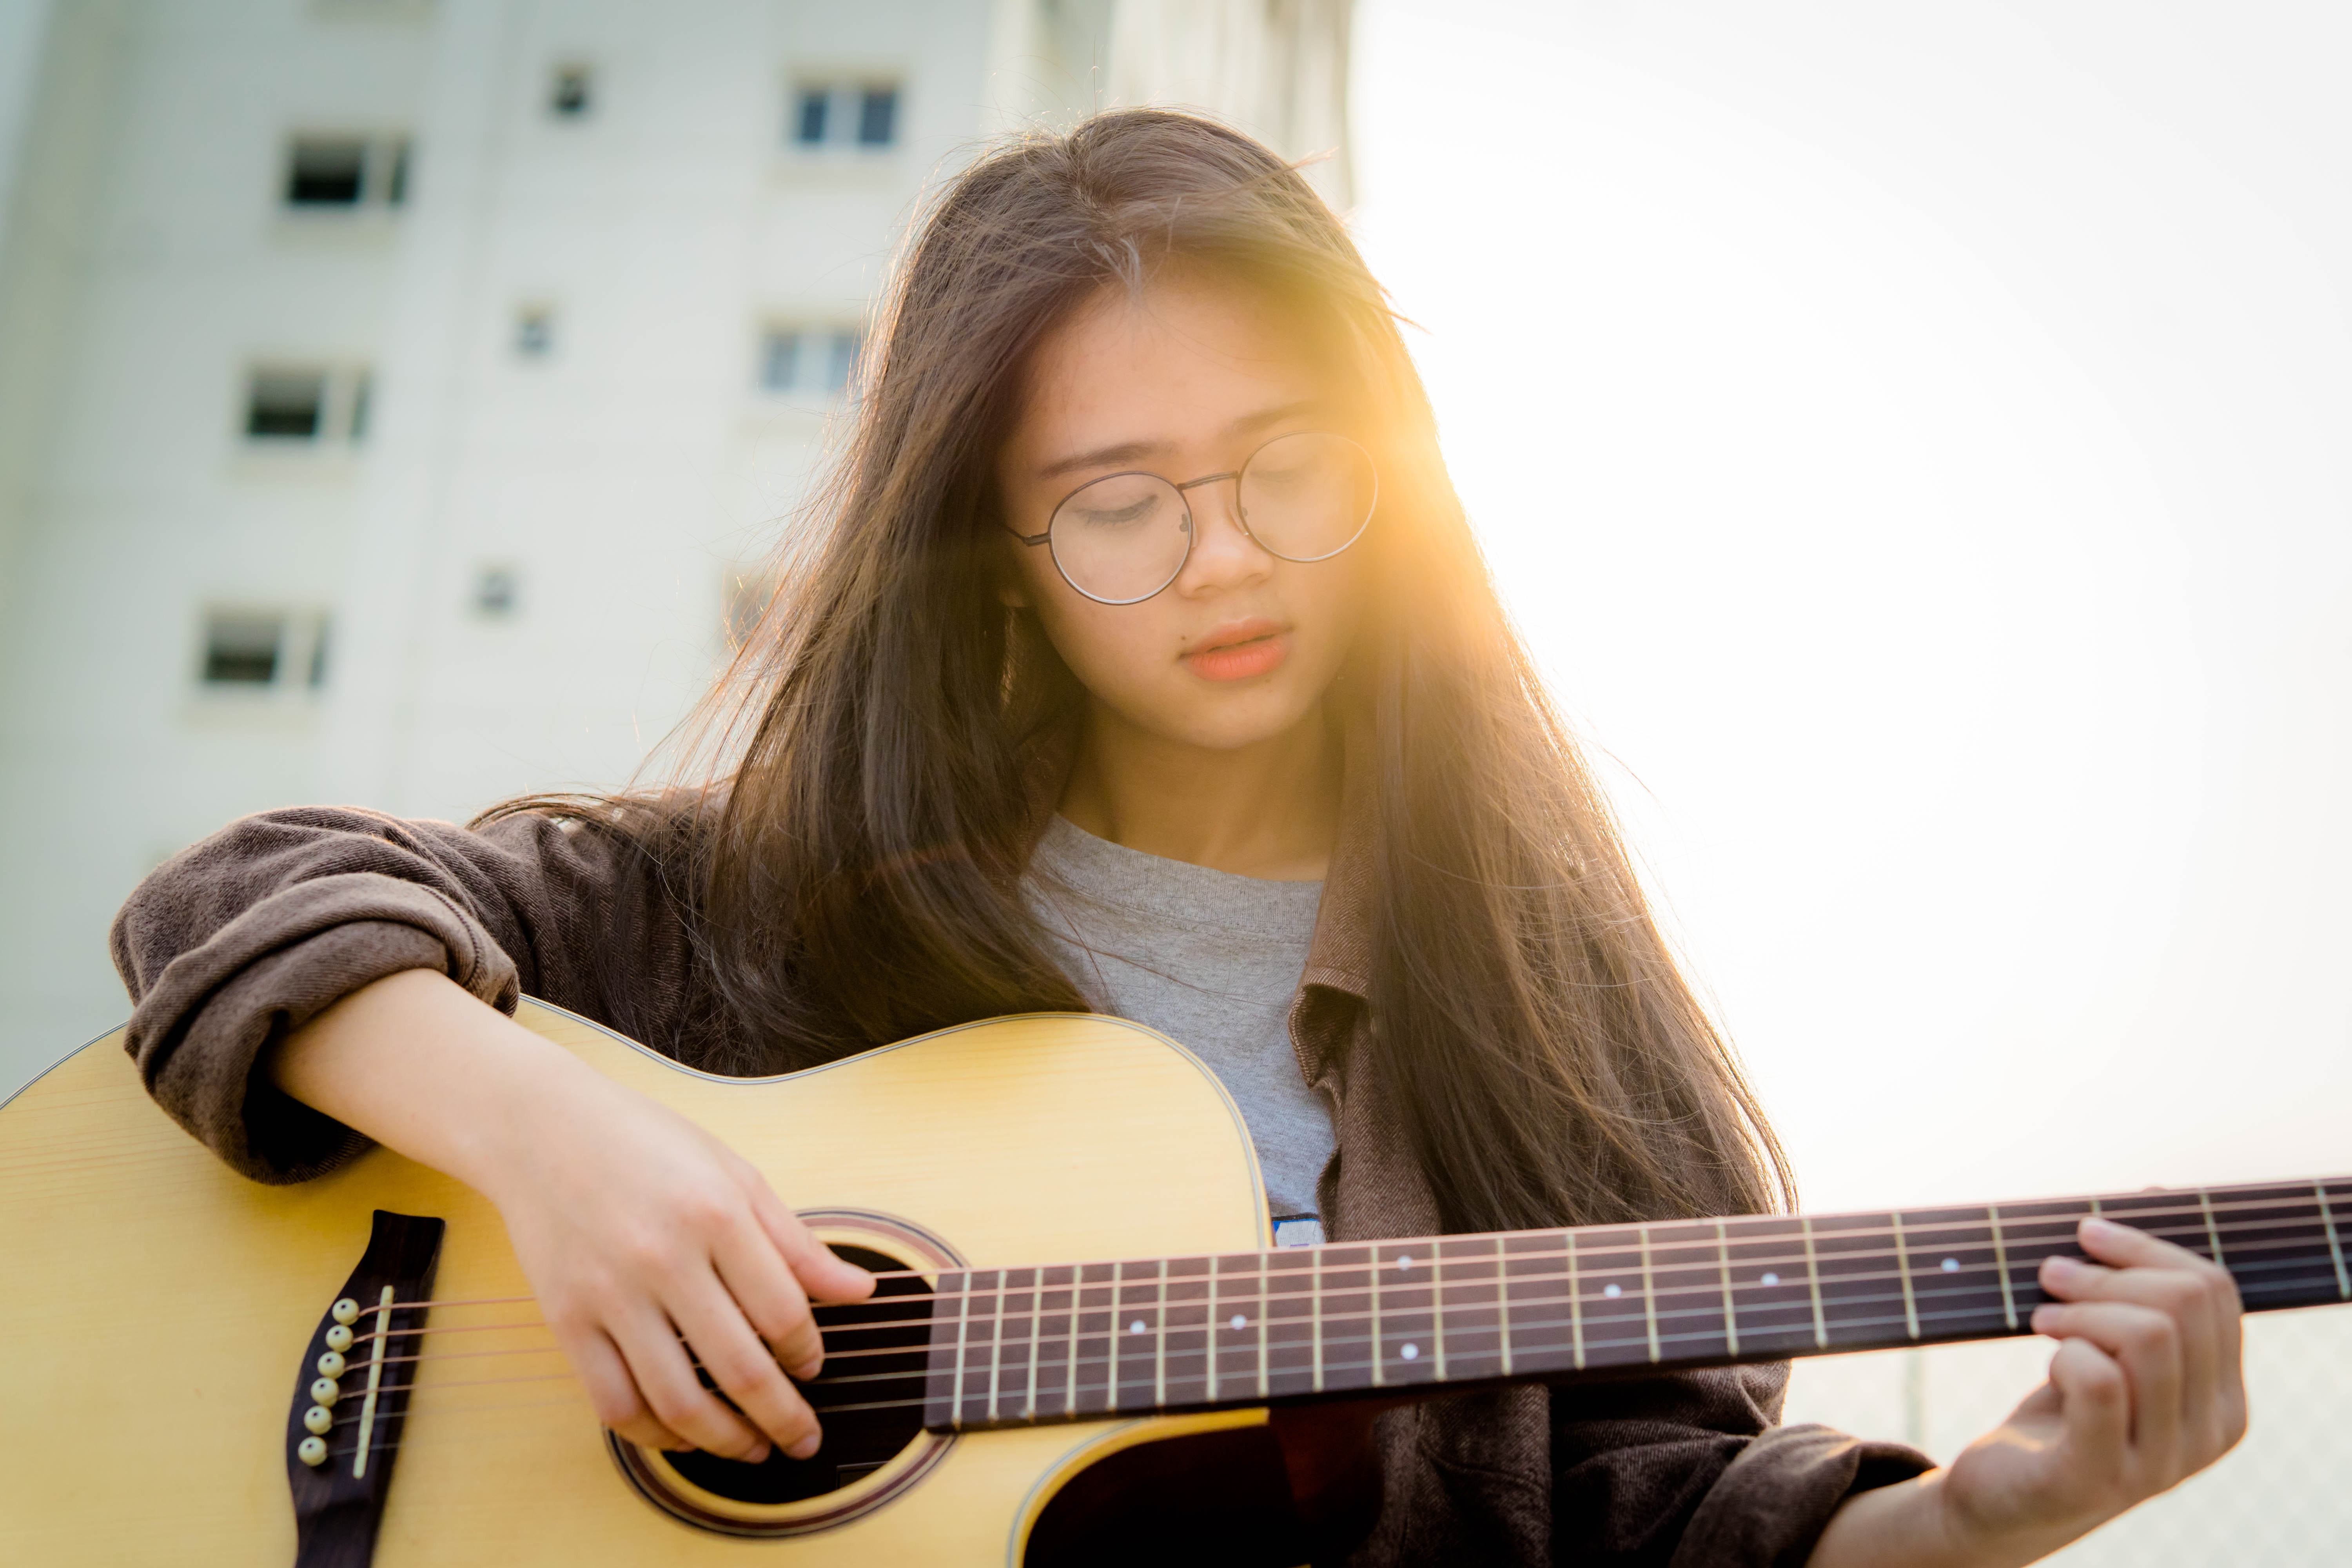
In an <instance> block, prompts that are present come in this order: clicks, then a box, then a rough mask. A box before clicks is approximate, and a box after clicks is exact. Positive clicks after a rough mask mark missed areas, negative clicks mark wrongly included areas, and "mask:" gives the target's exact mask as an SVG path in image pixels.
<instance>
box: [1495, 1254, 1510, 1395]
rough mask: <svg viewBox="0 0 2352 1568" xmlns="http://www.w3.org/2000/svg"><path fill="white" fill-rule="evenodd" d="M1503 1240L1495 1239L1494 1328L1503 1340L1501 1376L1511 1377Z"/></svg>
mask: <svg viewBox="0 0 2352 1568" xmlns="http://www.w3.org/2000/svg"><path fill="white" fill-rule="evenodd" d="M1504 1257H1505V1254H1504V1251H1503V1238H1502V1237H1499V1236H1498V1237H1496V1238H1495V1326H1496V1328H1497V1329H1498V1330H1500V1331H1501V1332H1502V1339H1503V1375H1504V1376H1505V1377H1508V1376H1510V1375H1511V1277H1510V1275H1509V1273H1508V1272H1507V1270H1506V1269H1505V1268H1503V1260H1504Z"/></svg>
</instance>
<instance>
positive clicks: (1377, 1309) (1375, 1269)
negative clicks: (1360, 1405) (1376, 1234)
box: [1366, 1241, 1388, 1388]
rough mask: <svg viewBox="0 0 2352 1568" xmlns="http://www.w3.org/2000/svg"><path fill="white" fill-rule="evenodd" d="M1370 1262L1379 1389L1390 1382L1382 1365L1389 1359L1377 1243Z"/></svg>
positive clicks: (1375, 1371) (1374, 1362)
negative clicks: (1384, 1346) (1383, 1348)
mask: <svg viewBox="0 0 2352 1568" xmlns="http://www.w3.org/2000/svg"><path fill="white" fill-rule="evenodd" d="M1370 1261H1371V1270H1370V1273H1369V1274H1368V1275H1367V1276H1366V1278H1368V1279H1370V1281H1371V1284H1372V1291H1371V1296H1372V1386H1373V1387H1374V1388H1378V1387H1380V1386H1381V1384H1383V1383H1385V1382H1387V1381H1388V1380H1387V1378H1386V1377H1384V1376H1383V1375H1382V1374H1381V1363H1383V1362H1385V1361H1386V1360H1387V1359H1388V1358H1387V1357H1386V1356H1385V1355H1383V1354H1381V1244H1380V1243H1379V1242H1377V1241H1376V1242H1374V1243H1372V1244H1371V1258H1370Z"/></svg>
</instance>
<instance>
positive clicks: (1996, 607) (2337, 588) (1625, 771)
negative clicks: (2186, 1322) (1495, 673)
mask: <svg viewBox="0 0 2352 1568" xmlns="http://www.w3.org/2000/svg"><path fill="white" fill-rule="evenodd" d="M2200 9H2201V11H2202V16H2201V19H2200V20H2198V21H2197V22H2196V26H2199V27H2201V28H2202V29H2204V31H2203V32H2201V33H2199V32H2192V31H2189V30H2187V29H2188V26H2189V24H2188V23H2187V22H2186V21H2184V20H2183V17H2184V16H2187V15H2188V11H2189V8H2187V7H2181V6H2150V5H2139V4H2132V5H2122V4H2103V5H2088V4H2074V5H2065V6H2063V7H2061V6H2047V7H2035V8H2032V10H2031V11H2030V12H2029V11H2028V10H2025V9H2023V8H2021V9H2019V10H2015V11H2012V10H2011V9H2010V8H2008V7H2004V6H2001V5H1993V4H1990V3H1986V0H1978V3H1975V4H1964V5H1947V6H1878V5H1847V6H1843V7H1829V6H1795V5H1773V6H1763V7H1759V6H1754V5H1746V4H1741V3H1739V0H1681V3H1678V4H1676V5H1673V6H1659V5H1637V4H1633V3H1632V0H1619V3H1616V4H1610V5H1582V6H1576V5H1527V6H1524V7H1515V6H1511V5H1497V4H1486V3H1479V0H1473V3H1469V4H1465V3H1463V0H1447V3H1445V4H1432V3H1428V0H1363V4H1362V5H1361V6H1360V11H1359V18H1360V21H1359V26H1360V53H1359V58H1358V74H1357V79H1356V83H1357V86H1356V90H1357V92H1358V94H1359V96H1358V99H1357V115H1358V119H1357V127H1358V130H1357V138H1358V140H1357V146H1358V150H1359V153H1360V164H1359V181H1360V184H1359V195H1360V202H1361V205H1360V210H1359V213H1358V227H1359V230H1360V234H1361V236H1362V237H1363V240H1364V244H1365V247H1366V249H1367V252H1368V254H1369V256H1370V259H1371V262H1372V265H1373V267H1374V268H1375V269H1376V270H1377V271H1378V272H1380V274H1381V277H1382V278H1383V279H1385V280H1386V281H1387V283H1388V284H1389V285H1390V287H1391V289H1392V291H1393V292H1394V294H1395V296H1396V298H1397V300H1398V303H1399V305H1400V307H1401V308H1402V310H1404V312H1405V313H1406V314H1408V315H1409V316H1412V317H1413V318H1414V319H1415V320H1416V321H1419V322H1420V323H1421V324H1422V325H1423V326H1424V327H1425V328H1426V329H1427V333H1426V335H1425V336H1424V335H1414V336H1413V339H1412V341H1413V346H1414V351H1415V353H1416V354H1417V356H1418V357H1419V359H1420V361H1421V363H1422V366H1423V371H1424V373H1425V374H1426V375H1427V377H1428V380H1429V383H1430V386H1431V389H1432V392H1433V395H1434V397H1435V400H1436V403H1437V407H1438V412H1439V417H1440V420H1441V423H1442V426H1443V433H1444V439H1445V444H1446V449H1447V452H1448V455H1449V458H1450V459H1451V461H1452V463H1453V466H1454V475H1455V478H1456V480H1457V482H1458V483H1459V485H1460V487H1461V489H1462V491H1463V493H1464V496H1465V499H1466V500H1467V502H1468V505H1469V508H1470V510H1471V513H1472V516H1473V518H1474V520H1475V522H1476V523H1477V525H1478V528H1479V530H1480V532H1481V534H1482V536H1483V537H1484V539H1485V541H1486V545H1487V548H1488V551H1489V552H1490V554H1491V557H1492V559H1493V562H1494V564H1495V567H1496V573H1497V575H1498V577H1499V579H1500V580H1501V582H1502V583H1503V584H1504V586H1505V589H1506V592H1507V596H1508V598H1509V601H1510V603H1511V605H1512V606H1513V608H1514V611H1515V613H1516V614H1517V616H1518V618H1519V621H1520V624H1521V626H1522V627H1523V628H1524V630H1525V631H1526V633H1527V635H1528V637H1529V639H1530V640H1531V641H1532V643H1533V644H1534V646H1535V647H1536V650H1537V652H1538V657H1539V658H1541V660H1542V661H1543V663H1544V666H1545V668H1546V669H1547V670H1548V671H1549V675H1550V678H1551V679H1552V681H1553V684H1554V686H1555V688H1556V689H1557V690H1558V692H1559V695H1560V697H1561V699H1562V700H1563V701H1564V703H1565V704H1566V706H1567V708H1568V709H1569V710H1570V712H1571V713H1572V714H1573V715H1574V716H1575V718H1576V720H1577V721H1578V722H1579V724H1580V727H1581V730H1582V732H1583V733H1584V735H1585V736H1586V738H1587V739H1588V741H1589V742H1590V743H1591V745H1592V746H1593V747H1594V748H1596V750H1597V751H1598V752H1604V753H1606V756H1605V757H1604V758H1603V759H1602V761H1603V765H1604V768H1605V769H1606V771H1607V773H1608V774H1609V776H1610V780H1611V784H1612V789H1613V791H1614V794H1615V796H1616V799H1617V800H1618V802H1619V805H1620V806H1621V809H1622V811H1623V813H1624V814H1625V816H1626V817H1627V819H1628V823H1629V826H1630V830H1631V832H1632V836H1633V839H1634V841H1635V844H1636V847H1637V850H1638V852H1639V854H1640V855H1641V857H1642V858H1643V861H1644V864H1645V866H1646V868H1647V869H1648V870H1649V872H1650V874H1651V882H1652V886H1653V888H1654V891H1655V892H1656V893H1657V894H1658V895H1659V896H1660V898H1661V900H1662V901H1663V902H1664V904H1666V905H1667V906H1668V915H1669V919H1670V921H1671V922H1672V923H1673V925H1674V928H1675V933H1676V937H1677V940H1678V942H1680V943H1681V944H1682V946H1683V948H1684V950H1685V952H1686V953H1687V954H1688V955H1689V958H1690V961H1691V964H1692V967H1693V970H1694V972H1695V973H1696V975H1697V977H1698V978H1699V980H1700V982H1701V984H1703V985H1704V986H1705V987H1706V990H1707V992H1708V993H1709V994H1710V995H1711V996H1712V998H1713V999H1714V1001H1715V1003H1716V1005H1717V1011H1718V1015H1719V1016H1720V1017H1721V1018H1722V1019H1723V1020H1724V1021H1725V1022H1726V1024H1727V1026H1729V1028H1730V1030H1731V1031H1732V1033H1733V1036H1734V1037H1735V1038H1736V1040H1737V1042H1738V1045H1739V1046H1740V1047H1741V1048H1742V1050H1743V1051H1744V1053H1745V1055H1746V1058H1747V1060H1748V1063H1749V1065H1750V1067H1751V1068H1752V1069H1753V1071H1754V1073H1755V1076H1756V1078H1757V1079H1758V1082H1759V1087H1760V1089H1761V1090H1762V1092H1763V1094H1764V1096H1765V1100H1766V1103H1767V1106H1768V1108H1769V1110H1770V1111H1771V1113H1772V1115H1773V1117H1774V1119H1775V1121H1776V1123H1777V1124H1778V1126H1779V1127H1780V1131H1781V1132H1782V1134H1783V1136H1784V1137H1785V1138H1786V1139H1787V1141H1788V1142H1789V1143H1790V1147H1791V1149H1792V1151H1793V1152H1794V1153H1795V1155H1796V1157H1797V1161H1798V1167H1799V1173H1800V1175H1801V1179H1802V1180H1803V1182H1804V1184H1805V1192H1804V1196H1805V1200H1806V1204H1807V1206H1809V1207H1813V1208H1832V1207H1854V1206H1864V1205H1877V1206H1884V1205H1889V1204H1895V1203H1902V1202H1912V1201H1925V1200H1929V1199H1936V1198H1951V1199H1956V1200H1958V1199H1970V1198H1976V1199H1987V1198H2000V1197H2005V1196H2014V1195H2021V1194H2031V1193H2036V1192H2044V1193H2057V1192H2069V1191H2081V1190H2085V1189H2091V1188H2097V1187H2111V1186H2136V1185H2141V1184H2149V1183H2165V1184H2176V1183H2178V1184H2195V1183H2202V1182H2219V1181H2227V1180H2240V1179H2252V1178H2255V1177H2262V1176H2273V1175H2277V1176H2290V1175H2297V1174H2315V1173H2322V1172H2326V1173H2339V1172H2347V1171H2352V1119H2347V1115H2346V1108H2347V1106H2352V1094H2347V1090H2352V1051H2347V1045H2352V1005H2347V998H2346V987H2345V981H2346V978H2347V967H2352V966H2347V952H2352V895H2347V888H2348V887H2352V814H2347V805H2352V613H2347V612H2352V527H2347V514H2352V506H2347V501H2352V476H2347V467H2346V463H2345V458H2344V452H2345V432H2346V431H2347V427H2352V425H2347V415H2348V414H2352V335H2347V325H2346V313H2345V310H2344V303H2345V301H2344V295H2343V292H2342V289H2341V288H2340V285H2339V280H2340V279H2343V278H2344V277H2346V276H2347V275H2352V268H2348V267H2347V264H2352V111H2347V110H2346V109H2345V108H2343V107H2341V106H2340V105H2341V98H2342V95H2341V92H2340V86H2339V84H2338V83H2337V82H2336V80H2335V79H2334V78H2333V76H2332V75H2331V74H2330V68H2328V67H2327V66H2326V63H2325V62H2326V61H2329V60H2337V61H2340V60H2341V59H2343V58H2347V48H2346V46H2347V44H2352V25H2347V22H2345V21H2343V20H2337V21H2335V22H2332V23H2328V24H2326V26H2332V27H2334V28H2335V29H2336V34H2337V36H2336V37H2322V36H2320V33H2319V29H2320V26H2321V24H2319V23H2316V22H2314V21H2311V20H2309V19H2308V17H2305V16H2302V15H2301V14H2302V13H2310V14H2311V15H2313V16H2316V15H2318V14H2319V13H2320V11H2321V9H2322V8H2318V7H2300V8H2297V9H2296V10H2295V11H2294V12H2292V13H2290V12H2279V15H2281V16H2288V15H2294V16H2297V18H2298V19H2297V20H2296V21H2294V23H2293V25H2291V26H2271V25H2269V23H2268V22H2266V21H2265V17H2266V16H2269V15H2270V14H2271V13H2272V12H2273V10H2275V9H2276V8H2275V7H2273V6H2269V5H2263V4H2252V5H2247V6H2244V7H2203V8H2200ZM2029 15H2031V16H2033V17H2034V18H2035V20H2033V21H2032V22H2029V21H2027V20H2025V19H2024V18H2025V17H2026V16H2029ZM2051 17H2059V18H2061V20H2060V21H2058V22H2053V21H2051V20H2050V18H2051ZM2225 29H2226V30H2225Z"/></svg>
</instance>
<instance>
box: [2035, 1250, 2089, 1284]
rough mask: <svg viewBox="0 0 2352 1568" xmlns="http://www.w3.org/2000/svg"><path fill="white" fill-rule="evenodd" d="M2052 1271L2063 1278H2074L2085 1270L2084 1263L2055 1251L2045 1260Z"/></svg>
mask: <svg viewBox="0 0 2352 1568" xmlns="http://www.w3.org/2000/svg"><path fill="white" fill-rule="evenodd" d="M2043 1262H2044V1264H2045V1266H2046V1267H2047V1268H2049V1270H2050V1272H2051V1273H2053V1274H2055V1275H2056V1276H2058V1278H2059V1279H2075V1278H2077V1277H2079V1276H2080V1275H2081V1274H2082V1272H2083V1265H2082V1264H2080V1263H2078V1262H2076V1261H2075V1260H2074V1258H2069V1257H2067V1256H2066V1255H2065V1254H2063V1253H2061V1252H2053V1253H2052V1254H2051V1255H2050V1256H2049V1257H2048V1258H2045V1259H2044V1260H2043Z"/></svg>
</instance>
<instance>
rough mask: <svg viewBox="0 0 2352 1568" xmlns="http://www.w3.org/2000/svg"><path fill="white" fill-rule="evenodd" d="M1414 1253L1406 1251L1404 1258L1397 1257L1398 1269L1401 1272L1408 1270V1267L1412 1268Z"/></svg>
mask: <svg viewBox="0 0 2352 1568" xmlns="http://www.w3.org/2000/svg"><path fill="white" fill-rule="evenodd" d="M1408 1268H1412V1254H1411V1253H1409V1252H1408V1253H1406V1254H1405V1255H1404V1256H1403V1257H1402V1258H1398V1259H1397V1271H1398V1272H1399V1273H1402V1272H1403V1271H1404V1270H1406V1269H1408Z"/></svg>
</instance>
